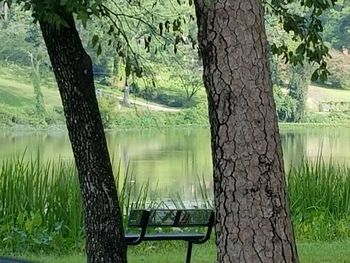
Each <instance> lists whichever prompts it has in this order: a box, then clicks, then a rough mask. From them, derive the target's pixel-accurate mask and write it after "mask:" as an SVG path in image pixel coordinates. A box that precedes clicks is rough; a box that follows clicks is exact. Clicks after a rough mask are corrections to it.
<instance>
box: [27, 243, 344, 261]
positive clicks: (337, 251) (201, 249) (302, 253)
mask: <svg viewBox="0 0 350 263" xmlns="http://www.w3.org/2000/svg"><path fill="white" fill-rule="evenodd" d="M158 244H159V243H158ZM158 244H157V243H154V244H148V245H144V244H142V245H139V246H137V247H130V248H129V249H128V262H130V263H154V262H162V263H178V262H182V260H183V259H184V258H185V254H186V247H185V243H177V244H175V245H170V246H168V247H166V246H162V245H161V246H159V245H158ZM297 246H298V253H299V257H300V262H301V263H350V241H349V240H345V241H341V242H340V241H338V242H313V243H299V244H298V245H297ZM215 253H216V252H215V245H214V243H213V242H212V241H211V242H210V243H207V244H203V245H194V246H193V254H192V262H193V263H214V262H215V257H216V255H215ZM22 258H26V259H31V260H34V261H35V262H42V263H46V262H47V263H66V262H70V263H83V262H86V256H85V255H84V254H83V253H76V254H68V255H67V254H66V255H45V254H43V255H33V254H32V255H24V256H22Z"/></svg>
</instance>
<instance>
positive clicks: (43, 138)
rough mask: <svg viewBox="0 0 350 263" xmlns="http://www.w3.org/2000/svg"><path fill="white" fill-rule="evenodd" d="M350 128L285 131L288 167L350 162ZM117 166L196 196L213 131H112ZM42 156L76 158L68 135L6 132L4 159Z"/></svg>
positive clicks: (165, 191) (207, 167)
mask: <svg viewBox="0 0 350 263" xmlns="http://www.w3.org/2000/svg"><path fill="white" fill-rule="evenodd" d="M349 131H350V129H347V128H324V129H320V128H317V129H316V128H312V129H310V128H308V129H305V128H304V129H301V128H299V129H288V130H283V129H282V131H281V140H282V146H283V152H284V159H285V165H286V168H287V169H288V168H289V167H290V166H291V165H293V164H297V163H298V162H300V161H301V159H302V158H303V156H305V157H306V158H311V159H315V158H317V156H319V154H320V153H321V152H322V156H323V158H324V159H325V160H328V159H329V158H331V157H332V158H333V159H334V160H335V161H338V162H347V163H349V162H350V161H349V160H350V158H349V157H350V133H349ZM107 140H108V145H109V149H110V153H111V156H112V158H113V159H114V164H115V165H118V163H119V162H120V164H121V169H122V170H123V171H125V169H131V170H132V172H133V173H132V174H133V175H134V180H135V181H136V182H137V184H140V185H141V184H143V183H144V182H147V181H149V183H150V188H153V189H157V191H158V193H161V197H162V198H168V197H170V198H171V197H173V196H174V194H175V193H178V194H180V195H181V197H182V198H183V199H186V200H189V199H193V198H194V196H195V195H199V196H200V194H199V193H198V178H205V181H206V185H207V187H208V188H209V189H211V187H212V180H211V169H212V168H211V156H210V137H209V130H208V129H202V128H193V129H172V130H170V129H169V130H161V131H159V130H157V131H154V130H152V131H131V132H107ZM24 152H26V155H25V157H30V156H32V157H33V156H37V154H38V153H39V154H40V156H41V158H42V159H51V160H52V159H57V158H62V159H71V158H72V152H71V147H70V143H69V139H68V136H67V135H66V134H65V133H63V132H62V133H15V132H8V131H0V159H4V158H8V157H10V156H14V155H22V154H23V153H24Z"/></svg>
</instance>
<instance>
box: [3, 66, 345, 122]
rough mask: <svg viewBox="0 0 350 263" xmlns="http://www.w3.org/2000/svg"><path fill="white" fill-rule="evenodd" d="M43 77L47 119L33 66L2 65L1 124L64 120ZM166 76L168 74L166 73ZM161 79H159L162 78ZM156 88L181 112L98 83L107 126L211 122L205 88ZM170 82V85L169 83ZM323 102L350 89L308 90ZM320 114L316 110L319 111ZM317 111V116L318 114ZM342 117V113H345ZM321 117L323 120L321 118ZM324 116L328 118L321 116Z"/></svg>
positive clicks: (312, 102) (311, 101)
mask: <svg viewBox="0 0 350 263" xmlns="http://www.w3.org/2000/svg"><path fill="white" fill-rule="evenodd" d="M48 75H49V76H48V77H46V78H43V79H42V85H41V89H42V93H43V95H44V103H45V108H46V112H47V113H46V116H45V120H40V119H38V117H37V116H36V114H35V110H34V106H35V101H34V92H33V86H32V82H31V76H30V69H29V68H21V67H18V66H15V65H11V66H6V67H5V66H1V65H0V125H4V124H5V125H10V126H11V125H15V124H23V125H27V124H29V125H35V126H36V125H38V124H39V125H40V124H43V125H47V124H49V125H50V124H63V123H64V118H63V113H62V105H61V100H60V97H59V94H58V90H57V86H56V83H55V81H54V78H53V76H52V75H50V74H48ZM163 77H164V76H163ZM158 81H159V80H158ZM159 84H160V85H159V87H158V88H157V89H156V91H155V92H156V93H157V94H158V97H157V99H155V100H154V101H155V102H158V103H163V102H164V104H165V105H169V104H168V102H171V101H179V102H184V103H182V105H183V106H187V108H183V109H182V110H181V112H179V111H178V110H176V109H175V110H172V109H171V108H169V107H164V106H162V105H160V104H154V103H151V102H150V101H147V100H143V99H142V98H140V97H138V98H136V97H135V96H134V95H133V94H130V96H129V98H130V102H131V103H132V105H131V107H123V106H122V105H119V103H118V100H120V99H121V98H122V96H123V93H122V91H121V90H117V89H115V88H111V87H107V86H102V85H99V84H97V88H98V89H103V90H104V94H112V95H111V96H110V97H108V96H107V98H102V99H100V101H99V103H100V109H101V113H102V118H103V121H104V124H105V126H106V127H110V128H113V127H122V128H131V127H159V126H169V125H171V126H173V125H188V124H197V125H198V124H199V125H206V124H207V107H206V97H205V91H204V89H202V90H200V91H199V92H198V94H197V95H196V97H195V98H194V100H192V102H191V103H190V104H189V103H187V102H186V100H185V98H184V90H183V89H182V88H181V87H177V85H175V84H174V83H172V85H169V83H166V81H165V80H164V81H163V80H160V81H159ZM167 84H168V85H167ZM321 102H350V90H339V89H333V88H325V87H318V86H310V87H309V90H308V98H307V108H308V110H309V111H312V112H317V111H318V105H319V103H321ZM186 104H187V105H186ZM162 110H163V111H162ZM315 114H316V113H315ZM316 115H317V116H316ZM316 115H315V116H316V121H315V118H314V117H315V116H313V117H312V118H311V119H310V118H309V119H310V120H308V119H307V120H306V121H309V122H323V123H324V122H327V121H328V119H329V118H328V116H323V115H327V113H317V114H316ZM341 118H342V117H341ZM319 119H320V120H319ZM321 119H324V120H321Z"/></svg>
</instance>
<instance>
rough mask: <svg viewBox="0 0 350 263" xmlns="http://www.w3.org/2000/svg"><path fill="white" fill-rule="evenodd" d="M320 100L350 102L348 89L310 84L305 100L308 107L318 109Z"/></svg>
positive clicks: (312, 109) (313, 109) (311, 109)
mask: <svg viewBox="0 0 350 263" xmlns="http://www.w3.org/2000/svg"><path fill="white" fill-rule="evenodd" d="M322 102H350V90H344V89H334V88H327V87H319V86H314V85H310V86H309V89H308V95H307V102H306V103H307V107H308V109H309V110H310V111H318V105H319V104H320V103H322Z"/></svg>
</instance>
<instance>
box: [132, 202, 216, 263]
mask: <svg viewBox="0 0 350 263" xmlns="http://www.w3.org/2000/svg"><path fill="white" fill-rule="evenodd" d="M135 212H137V213H141V218H140V220H139V222H138V223H136V224H133V223H131V222H130V220H129V222H128V226H129V227H133V228H139V229H140V233H139V235H135V234H131V233H126V234H125V241H126V244H127V245H131V246H135V245H138V244H140V243H141V242H142V241H162V240H182V241H187V242H188V246H187V254H186V261H185V262H186V263H190V262H191V256H192V245H193V244H203V243H205V242H206V241H208V240H209V238H210V234H211V230H212V228H213V225H214V211H213V210H208V209H154V210H149V209H136V210H132V211H131V212H130V215H131V214H132V213H135ZM157 212H164V213H175V218H174V220H172V221H171V222H172V223H171V224H161V223H159V224H158V223H154V222H150V217H151V215H152V213H157ZM191 212H206V213H208V214H209V217H208V219H207V220H206V222H202V223H196V222H192V223H186V222H185V223H183V222H180V218H181V216H182V215H183V214H184V213H188V214H190V213H191ZM164 226H165V227H178V228H184V227H191V228H193V227H206V228H207V230H206V232H205V233H202V234H198V233H194V232H192V233H191V232H189V233H185V234H182V233H174V232H169V233H168V232H167V233H162V234H157V233H155V234H147V229H148V228H149V227H152V228H155V227H164Z"/></svg>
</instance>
